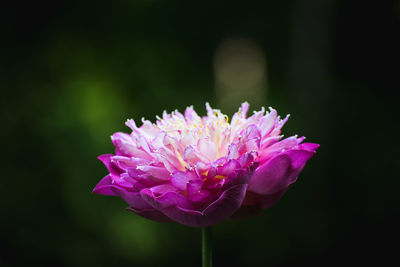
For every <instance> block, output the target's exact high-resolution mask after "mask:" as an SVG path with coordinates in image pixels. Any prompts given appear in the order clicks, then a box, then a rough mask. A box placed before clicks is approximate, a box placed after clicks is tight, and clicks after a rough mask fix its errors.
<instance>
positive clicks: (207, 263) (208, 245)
mask: <svg viewBox="0 0 400 267" xmlns="http://www.w3.org/2000/svg"><path fill="white" fill-rule="evenodd" d="M201 238H202V261H203V265H202V266H203V267H212V227H211V226H208V227H202V228H201Z"/></svg>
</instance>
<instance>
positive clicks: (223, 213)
mask: <svg viewBox="0 0 400 267" xmlns="http://www.w3.org/2000/svg"><path fill="white" fill-rule="evenodd" d="M248 173H249V172H248V171H247V172H245V171H237V172H236V174H232V175H230V177H228V178H227V179H226V180H227V182H226V184H225V185H224V186H223V187H222V189H221V192H222V194H220V195H219V197H218V198H217V199H216V200H215V201H213V202H212V203H211V204H210V205H208V206H207V207H205V208H204V209H199V208H198V207H197V206H198V205H199V204H201V203H197V202H193V201H191V200H189V199H188V198H186V197H184V196H182V195H180V194H179V193H175V192H167V193H165V194H163V195H160V196H157V195H155V194H154V193H153V192H151V190H149V189H143V190H142V191H141V192H140V193H141V196H142V198H143V199H144V200H145V201H147V202H148V203H149V204H150V205H151V206H152V207H153V208H155V209H156V210H160V211H161V212H162V213H164V214H165V215H166V216H168V217H169V218H171V219H172V220H174V221H176V222H178V223H182V224H185V225H188V226H193V227H202V226H209V225H213V224H217V223H219V222H221V221H223V220H225V219H227V218H229V217H230V216H231V215H232V214H233V213H234V212H235V211H236V210H238V209H239V208H240V205H241V204H242V201H243V199H244V197H245V195H246V190H247V183H246V182H247V180H248V176H249V174H248Z"/></svg>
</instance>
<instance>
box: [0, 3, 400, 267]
mask: <svg viewBox="0 0 400 267" xmlns="http://www.w3.org/2000/svg"><path fill="white" fill-rule="evenodd" d="M399 20H400V3H399V1H390V0H387V1H349V0H338V1H333V0H330V1H318V0H308V1H307V0H293V1H260V2H255V1H230V2H222V1H221V2H217V1H200V2H193V1H173V0H169V1H162V0H147V1H145V0H142V1H129V0H118V1H93V2H92V1H76V0H70V1H52V2H40V1H39V2H38V1H29V2H21V1H13V2H12V3H8V6H3V8H2V10H1V19H0V24H1V26H0V29H1V39H0V40H1V42H0V48H1V54H0V62H1V64H0V86H1V102H0V104H1V105H0V108H1V124H2V126H1V131H0V133H1V140H2V142H1V147H2V164H1V173H2V174H1V187H0V195H1V211H2V212H1V219H0V226H1V236H0V240H1V246H2V249H1V252H0V256H1V258H0V266H200V230H199V229H196V228H189V227H186V226H182V225H178V224H161V223H157V222H152V221H149V220H145V219H142V218H140V217H139V216H136V215H135V214H133V213H129V212H127V211H125V210H124V208H125V207H126V204H125V203H124V202H123V201H122V200H120V199H117V198H111V197H105V196H99V195H94V194H92V193H91V190H92V189H93V187H94V186H95V185H96V183H97V182H98V181H99V180H100V179H101V178H102V177H103V176H104V175H106V173H107V171H106V169H105V167H104V166H103V165H102V164H101V163H100V162H99V161H97V159H96V157H97V156H98V155H100V154H104V153H111V152H113V147H112V144H111V141H110V138H109V137H110V135H111V134H112V133H113V132H116V131H125V132H128V131H129V129H128V128H127V127H125V126H124V122H125V120H126V119H127V118H134V119H135V120H136V121H139V122H140V118H141V117H143V116H144V117H146V118H147V119H150V120H153V121H154V119H155V115H157V114H159V115H160V114H161V113H162V111H163V110H164V109H166V110H167V111H168V112H171V111H172V110H174V109H175V108H178V109H179V110H180V111H183V110H184V108H185V107H186V106H188V105H192V104H193V105H194V107H195V108H196V109H197V110H198V111H199V113H200V114H205V112H204V103H205V102H206V101H209V102H210V103H211V104H212V105H213V106H214V107H216V108H221V109H223V111H225V112H228V113H229V114H232V112H233V111H234V110H235V109H236V108H237V107H238V106H239V104H240V102H242V101H244V100H248V101H249V102H250V104H254V105H252V106H251V110H253V108H257V109H258V108H259V107H260V106H261V105H263V106H273V107H275V108H276V109H277V110H278V112H279V113H280V114H281V115H285V114H288V113H290V114H291V118H290V120H289V122H288V123H287V125H286V126H285V128H284V133H285V135H286V136H290V135H293V134H295V133H298V134H299V135H305V136H306V137H307V141H310V142H317V143H319V144H321V147H320V149H319V150H318V153H317V155H316V156H315V157H314V158H312V159H311V160H310V161H309V163H308V165H307V166H306V168H305V169H304V171H303V172H302V174H301V175H300V178H299V180H298V182H297V183H296V184H294V185H293V186H292V187H291V188H290V190H289V191H288V192H287V193H286V195H285V196H284V197H283V198H282V200H281V201H280V202H279V203H278V204H277V205H276V206H274V207H273V208H271V209H269V210H267V211H265V212H264V214H263V215H262V216H260V217H257V218H254V219H248V220H243V221H233V222H232V221H227V222H224V223H221V224H220V225H217V226H216V227H214V239H215V240H214V241H215V243H214V263H215V266H295V265H300V266H302V265H319V266H330V265H335V266H338V265H340V266H343V265H347V264H356V265H358V264H365V263H371V262H374V263H377V264H379V265H378V266H382V264H383V265H385V263H386V262H389V261H390V260H391V259H394V260H395V262H396V261H397V262H398V260H397V259H396V254H398V238H397V237H396V235H395V234H396V233H395V229H396V228H398V220H397V218H396V216H397V215H398V212H399V208H398V207H399V204H400V202H399V199H398V191H399V185H400V183H399V178H400V177H399V166H400V160H399V155H398V148H399V141H398V131H397V130H398V123H399V119H398V116H395V115H396V113H397V110H398V102H399V101H398V98H397V97H395V94H394V92H395V90H398V89H399V82H398V80H399V50H400V49H399V48H400V43H399V39H398V37H399V33H400V32H399V29H400V27H399ZM226 40H231V43H232V42H233V43H235V42H236V43H237V40H242V41H243V40H245V41H244V43H245V44H246V42H247V44H250V45H249V46H247V48H246V49H247V50H246V49H244V50H243V49H242V50H240V49H239V50H240V51H241V52H240V51H239V52H238V53H239V59H238V60H236V61H234V63H235V62H236V63H235V64H236V65H238V66H239V67H237V68H236V69H235V68H233V70H230V71H231V72H230V74H231V76H232V79H234V78H235V77H239V78H240V77H244V78H243V79H244V81H245V82H243V80H240V79H239V81H237V82H236V80H233V82H232V83H231V84H233V85H232V86H233V87H232V86H231V87H232V88H233V89H232V88H231V89H229V88H225V89H224V90H227V91H226V92H228V93H224V94H221V93H218V92H220V91H218V90H219V89H218V88H219V87H221V85H220V84H219V83H218V82H216V76H217V75H216V73H217V72H218V66H219V65H218V64H216V63H215V60H216V58H218V51H221V49H222V50H223V47H224V46H222V48H221V43H224V42H226ZM232 40H233V41H232ZM235 40H236V41H235ZM239 43H240V42H239ZM242 43H243V42H242ZM218 47H220V49H219V50H218ZM252 49H253V50H254V49H255V51H256V52H257V51H258V52H257V53H258V54H257V53H256V55H258V59H260V60H261V62H264V63H265V62H266V63H265V64H264V63H263V64H264V65H265V66H266V67H264V68H261V71H262V74H263V75H264V76H263V78H262V79H261V80H260V81H259V83H258V84H256V85H253V87H254V88H255V89H254V88H253V87H252V88H253V89H254V90H255V91H254V92H256V93H255V95H251V94H250V93H249V92H250V91H251V90H247V88H244V87H243V90H240V88H239V89H237V88H236V89H235V88H234V87H235V85H238V84H239V85H242V84H246V81H247V80H246V77H247V78H248V77H253V76H251V74H252V73H253V71H252V69H251V68H250V70H249V69H248V68H247V69H246V66H245V67H243V66H242V65H241V62H243V61H241V60H240V56H243V55H244V56H246V53H250V54H251V51H253V50H252ZM243 51H244V52H243ZM249 51H250V52H249ZM235 55H236V56H237V55H238V54H234V55H233V57H235ZM258 59H257V58H256V61H257V60H258ZM253 60H254V57H253ZM238 62H239V63H238ZM228 63H229V61H228ZM250 63H251V62H250ZM236 65H235V66H236ZM261 65H262V64H261ZM223 66H225V65H223ZM227 66H228V67H229V66H230V65H229V64H227ZM251 66H252V65H251V64H250V67H251ZM257 66H258V65H256V67H257ZM262 66H263V65H262ZM253 67H254V66H253ZM257 70H259V69H257ZM219 71H221V70H219ZM232 73H233V75H232ZM243 73H245V74H246V73H247V74H249V73H250V74H249V75H250V76H246V75H247V74H246V75H245V74H243ZM240 75H242V76H240ZM243 75H244V76H243ZM231 76H229V75H228V78H229V77H231ZM229 79H230V78H229ZM241 82H243V83H241ZM222 87H223V86H222ZM228 87H229V86H228ZM250 87H251V86H250ZM244 89H246V90H244ZM229 90H232V93H229V92H230V91H229ZM235 90H236V91H235ZM257 90H258V91H257ZM224 92H225V91H224ZM257 92H258V93H257ZM235 94H236V96H235ZM247 96H248V97H247ZM226 100H228V101H226ZM223 103H224V104H223ZM226 103H228V104H226ZM392 242H394V243H393V244H392Z"/></svg>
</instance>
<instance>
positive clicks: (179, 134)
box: [93, 103, 319, 227]
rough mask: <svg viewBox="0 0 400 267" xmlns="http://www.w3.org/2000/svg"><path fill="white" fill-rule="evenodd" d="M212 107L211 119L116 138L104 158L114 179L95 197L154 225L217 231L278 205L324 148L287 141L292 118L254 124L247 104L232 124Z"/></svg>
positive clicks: (149, 126)
mask: <svg viewBox="0 0 400 267" xmlns="http://www.w3.org/2000/svg"><path fill="white" fill-rule="evenodd" d="M206 107H207V116H204V117H199V116H198V115H197V113H196V112H195V111H194V109H193V107H188V108H186V111H185V114H184V115H182V114H181V113H179V112H178V111H174V112H172V113H171V114H167V113H166V112H164V113H163V117H162V118H159V117H157V121H156V123H154V124H153V123H151V122H150V121H147V120H144V119H142V122H143V124H142V126H140V127H137V126H136V124H135V122H134V120H128V121H127V122H126V125H127V126H128V127H130V128H131V129H132V133H131V134H126V133H121V132H117V133H115V134H114V135H113V136H112V137H111V139H112V142H113V144H114V146H115V155H113V154H106V155H101V156H100V157H99V159H100V160H101V161H102V162H103V163H104V164H105V165H106V167H107V168H108V171H109V172H110V173H109V174H108V175H107V176H106V177H104V178H103V179H102V180H101V181H100V182H99V183H98V184H97V185H96V187H95V188H94V190H93V192H94V193H97V194H102V195H111V196H118V197H121V198H122V199H124V200H125V201H126V202H127V203H128V204H129V208H128V209H129V210H131V211H133V212H135V213H136V214H138V215H140V216H143V217H145V218H148V219H152V220H156V221H175V222H178V223H182V224H185V225H189V226H195V227H203V226H210V225H213V224H217V223H219V222H221V221H223V220H225V219H228V218H231V217H240V216H243V215H248V214H250V213H254V212H258V211H262V210H263V209H266V208H269V207H271V206H272V205H274V204H275V203H276V202H277V201H278V200H279V199H280V198H281V196H282V195H283V194H284V193H285V191H286V190H287V188H288V187H289V185H291V184H292V183H294V182H295V181H296V179H297V176H298V175H299V173H300V172H301V170H302V169H303V167H304V165H305V164H306V162H307V160H309V159H310V158H311V157H312V156H313V155H314V154H315V150H316V149H317V148H318V146H319V145H318V144H313V143H302V141H303V140H304V137H300V138H298V137H297V136H292V137H289V138H286V139H283V140H282V137H283V136H282V135H281V128H282V126H283V125H284V124H285V122H286V121H287V119H288V117H286V118H285V119H283V120H281V119H280V117H279V116H277V112H276V111H275V110H274V109H272V108H270V109H269V112H265V110H264V108H263V109H262V110H261V111H258V112H254V114H253V115H252V116H251V117H248V118H247V117H246V113H247V110H248V108H249V105H248V103H243V104H242V106H241V108H239V111H238V112H236V113H235V114H234V115H233V117H232V120H231V122H230V123H229V122H228V117H227V116H226V115H224V114H222V113H221V112H220V111H219V110H216V109H212V108H211V107H210V105H209V104H208V103H207V104H206Z"/></svg>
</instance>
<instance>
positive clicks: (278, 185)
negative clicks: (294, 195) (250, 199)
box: [249, 149, 315, 195]
mask: <svg viewBox="0 0 400 267" xmlns="http://www.w3.org/2000/svg"><path fill="white" fill-rule="evenodd" d="M314 154H315V152H311V151H308V150H302V149H292V150H287V151H285V152H283V153H281V154H279V155H277V156H275V157H273V158H271V159H270V160H268V161H266V162H265V163H263V164H261V165H260V166H259V167H258V168H257V169H256V171H255V172H254V175H253V177H252V178H251V180H250V182H249V190H250V191H252V192H254V193H257V194H260V195H270V194H274V193H276V192H279V191H282V190H285V189H286V188H287V187H288V186H289V185H290V184H292V183H293V182H295V181H296V179H297V176H298V175H299V173H300V172H301V170H302V169H303V167H304V165H305V164H306V162H307V161H308V160H309V159H310V158H311V157H312V156H313V155H314Z"/></svg>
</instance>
